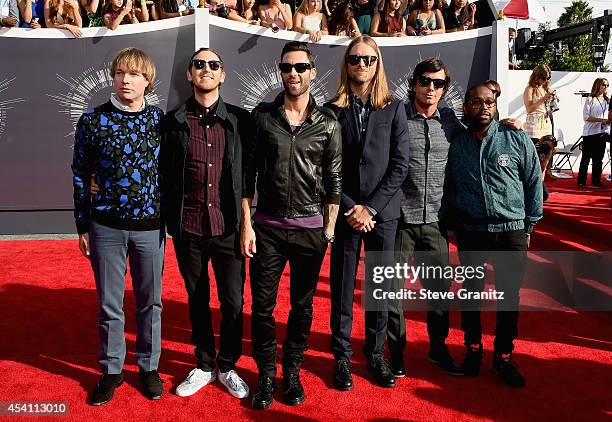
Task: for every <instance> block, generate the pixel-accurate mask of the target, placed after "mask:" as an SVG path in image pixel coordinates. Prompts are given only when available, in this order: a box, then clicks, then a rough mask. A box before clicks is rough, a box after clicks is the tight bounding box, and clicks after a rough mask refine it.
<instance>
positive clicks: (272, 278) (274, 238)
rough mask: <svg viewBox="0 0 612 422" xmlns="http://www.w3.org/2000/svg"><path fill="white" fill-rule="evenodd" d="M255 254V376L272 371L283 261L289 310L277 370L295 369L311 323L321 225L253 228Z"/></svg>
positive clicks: (324, 245) (322, 247) (252, 267)
mask: <svg viewBox="0 0 612 422" xmlns="http://www.w3.org/2000/svg"><path fill="white" fill-rule="evenodd" d="M254 230H255V236H256V239H257V242H256V243H257V244H256V246H257V253H255V254H254V256H253V258H251V264H250V276H251V292H252V294H253V307H252V317H251V329H252V341H253V358H254V359H255V362H256V363H257V368H258V370H259V374H260V375H264V376H269V377H274V376H275V375H276V323H275V320H274V315H273V312H274V308H275V307H276V297H277V294H278V285H279V282H280V278H281V275H282V273H283V270H284V269H285V265H286V264H287V261H289V268H290V269H291V275H290V282H289V283H290V284H289V297H290V303H291V310H290V311H289V318H288V321H287V338H286V340H285V342H284V343H283V373H294V374H296V373H299V371H300V367H301V365H302V361H303V360H304V352H305V351H306V350H307V349H308V344H307V340H308V336H309V335H310V326H311V325H312V299H313V297H314V294H315V292H316V290H317V282H318V281H319V272H320V271H321V264H322V263H323V257H324V256H325V251H326V250H327V242H325V241H324V240H323V229H297V230H296V229H280V228H274V227H269V226H264V225H261V224H255V226H254Z"/></svg>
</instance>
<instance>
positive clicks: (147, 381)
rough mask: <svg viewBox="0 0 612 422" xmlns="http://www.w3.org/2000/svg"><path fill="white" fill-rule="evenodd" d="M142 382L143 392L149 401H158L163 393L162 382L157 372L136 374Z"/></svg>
mask: <svg viewBox="0 0 612 422" xmlns="http://www.w3.org/2000/svg"><path fill="white" fill-rule="evenodd" d="M138 377H139V378H140V382H142V387H143V392H144V395H145V396H146V398H148V399H149V400H159V399H160V398H161V396H162V394H163V393H164V382H163V381H162V379H161V378H160V377H159V374H158V373H157V371H140V372H139V373H138Z"/></svg>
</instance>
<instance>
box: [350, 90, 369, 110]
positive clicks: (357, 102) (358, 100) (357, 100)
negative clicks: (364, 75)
mask: <svg viewBox="0 0 612 422" xmlns="http://www.w3.org/2000/svg"><path fill="white" fill-rule="evenodd" d="M351 99H352V100H353V104H355V105H356V106H357V107H359V109H363V108H368V109H370V108H372V95H368V99H367V100H366V102H365V104H364V103H363V101H362V100H361V97H360V96H359V95H357V94H355V93H354V92H351Z"/></svg>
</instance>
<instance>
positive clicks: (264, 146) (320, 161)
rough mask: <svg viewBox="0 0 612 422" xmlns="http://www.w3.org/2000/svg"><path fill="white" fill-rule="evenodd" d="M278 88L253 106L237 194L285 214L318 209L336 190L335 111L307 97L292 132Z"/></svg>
mask: <svg viewBox="0 0 612 422" xmlns="http://www.w3.org/2000/svg"><path fill="white" fill-rule="evenodd" d="M283 101H284V92H281V93H280V94H279V95H278V96H277V97H276V99H275V100H274V102H273V103H262V104H260V105H259V106H257V107H256V108H255V109H254V110H253V119H254V121H255V128H256V129H255V136H254V137H253V138H252V141H253V142H252V143H251V145H250V146H249V148H248V152H247V154H246V157H247V158H246V163H245V174H244V178H245V179H244V182H243V192H242V197H243V198H253V197H254V195H255V180H256V179H257V195H258V197H257V209H258V210H259V211H261V212H264V213H266V214H269V215H273V216H276V217H285V218H297V217H309V216H313V215H319V214H322V209H321V206H322V204H323V203H325V204H338V203H339V202H340V195H341V193H342V132H341V128H340V124H339V123H338V121H337V120H336V116H335V115H334V114H333V113H332V112H331V111H330V110H329V109H327V108H324V107H320V106H317V105H316V103H315V100H314V98H313V97H312V96H311V97H310V102H309V104H308V108H309V110H311V111H310V114H309V115H308V117H307V118H306V120H305V121H304V124H303V125H302V127H301V129H300V130H299V132H298V133H297V135H295V136H294V135H293V133H292V131H291V127H290V126H289V121H288V120H287V115H286V113H285V110H284V107H283Z"/></svg>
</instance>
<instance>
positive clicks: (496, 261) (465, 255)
mask: <svg viewBox="0 0 612 422" xmlns="http://www.w3.org/2000/svg"><path fill="white" fill-rule="evenodd" d="M457 244H458V245H457V246H458V249H459V259H460V261H461V265H463V266H480V265H483V263H485V262H486V263H491V264H493V267H494V269H495V290H496V291H498V292H504V299H503V300H502V301H498V302H497V324H496V327H495V341H494V350H495V352H497V353H510V352H512V350H513V349H514V345H513V341H514V339H515V338H516V337H517V335H518V317H519V313H518V306H519V300H520V297H519V290H520V288H521V285H522V284H523V276H524V273H525V261H526V258H527V236H526V234H525V231H524V230H516V231H509V232H501V233H489V232H465V231H459V232H458V233H457ZM484 284H485V279H484V277H482V278H471V279H466V280H465V281H464V282H463V286H462V288H464V289H466V290H467V291H470V292H482V291H483V290H484ZM480 302H481V301H480V300H476V299H474V300H461V328H462V329H463V333H464V341H465V345H466V346H467V345H470V344H477V343H481V342H482V326H481V322H480Z"/></svg>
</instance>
